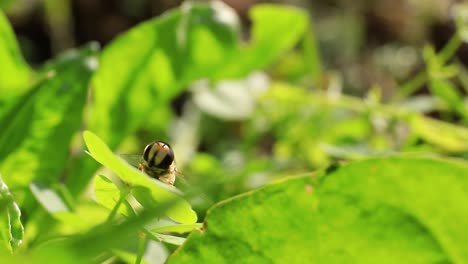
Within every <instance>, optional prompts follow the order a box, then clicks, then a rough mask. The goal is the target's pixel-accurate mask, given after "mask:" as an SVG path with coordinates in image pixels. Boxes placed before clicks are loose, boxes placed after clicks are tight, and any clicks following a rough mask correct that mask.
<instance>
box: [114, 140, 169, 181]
mask: <svg viewBox="0 0 468 264" xmlns="http://www.w3.org/2000/svg"><path fill="white" fill-rule="evenodd" d="M121 156H122V157H123V158H124V159H125V160H127V161H128V162H129V163H130V164H131V165H133V166H135V167H137V168H138V169H139V170H140V171H142V172H144V173H146V174H147V175H148V176H150V177H152V178H155V179H158V180H160V181H162V182H164V183H167V184H170V185H174V182H175V179H176V173H177V167H176V164H175V159H174V151H172V148H171V146H169V144H167V143H165V142H162V141H154V142H151V143H149V144H148V145H146V147H145V150H144V151H143V156H140V155H136V156H134V155H121Z"/></svg>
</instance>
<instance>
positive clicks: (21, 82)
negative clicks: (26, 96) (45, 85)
mask: <svg viewBox="0 0 468 264" xmlns="http://www.w3.org/2000/svg"><path fill="white" fill-rule="evenodd" d="M0 64H1V65H2V70H1V71H0V94H1V95H2V97H1V98H0V108H1V104H2V101H7V100H9V99H11V98H14V97H16V96H18V95H21V94H22V92H24V91H25V90H26V88H28V85H29V77H30V70H29V67H28V65H27V64H26V63H25V62H24V59H23V57H22V55H21V52H20V50H19V47H18V43H17V42H16V38H15V35H14V32H13V30H12V28H11V26H10V24H9V23H8V19H7V18H6V16H5V14H4V13H3V12H2V11H1V10H0Z"/></svg>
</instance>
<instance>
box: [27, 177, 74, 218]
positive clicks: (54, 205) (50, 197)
mask: <svg viewBox="0 0 468 264" xmlns="http://www.w3.org/2000/svg"><path fill="white" fill-rule="evenodd" d="M29 188H30V189H31V192H32V193H33V195H34V197H36V199H37V200H38V201H39V203H40V204H41V205H42V206H43V207H44V208H45V209H46V210H47V212H49V213H51V214H53V213H58V212H68V211H70V210H69V209H68V207H67V205H66V204H65V202H63V200H62V198H61V197H60V196H59V195H58V194H57V192H55V191H54V190H53V189H51V188H49V187H47V186H44V185H42V184H40V183H37V182H32V183H31V184H30V185H29Z"/></svg>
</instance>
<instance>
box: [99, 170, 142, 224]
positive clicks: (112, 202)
mask: <svg viewBox="0 0 468 264" xmlns="http://www.w3.org/2000/svg"><path fill="white" fill-rule="evenodd" d="M127 193H128V192H127ZM94 195H95V196H96V200H97V201H98V202H99V203H100V204H101V205H102V206H104V207H106V208H107V209H109V210H114V208H115V206H116V204H117V203H118V202H119V200H120V199H122V197H121V196H122V195H125V194H123V193H122V191H121V190H119V188H118V187H117V186H116V185H115V184H114V183H113V182H112V181H111V180H110V179H108V178H106V177H105V176H102V175H98V176H96V177H95V178H94ZM117 213H119V214H121V215H124V216H129V215H132V214H133V209H132V208H131V207H130V205H129V204H128V203H127V202H126V200H125V198H124V200H123V202H122V203H121V204H120V206H119V208H118V209H117Z"/></svg>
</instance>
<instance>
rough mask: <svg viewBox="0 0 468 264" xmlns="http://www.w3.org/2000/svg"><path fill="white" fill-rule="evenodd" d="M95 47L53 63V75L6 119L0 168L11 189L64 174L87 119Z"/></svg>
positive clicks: (1, 133)
mask: <svg viewBox="0 0 468 264" xmlns="http://www.w3.org/2000/svg"><path fill="white" fill-rule="evenodd" d="M95 52H96V50H95V48H94V46H89V47H84V48H83V49H81V50H79V51H70V52H68V53H66V54H64V55H63V56H64V57H62V58H61V59H60V61H59V62H60V63H57V64H54V63H53V62H52V63H51V65H52V66H53V65H55V66H56V67H55V68H53V67H51V68H53V72H52V74H51V75H50V76H49V77H48V78H47V79H45V80H44V81H42V82H40V83H38V84H37V85H36V86H35V87H34V88H33V89H32V90H30V91H29V92H28V93H27V94H26V95H24V96H23V97H22V98H20V99H19V100H18V102H17V104H16V105H15V106H14V107H12V108H11V109H10V110H9V112H7V113H6V115H5V116H4V117H3V118H2V119H1V120H0V127H2V130H1V131H0V146H2V150H1V151H0V168H1V169H2V171H3V172H4V173H5V175H6V177H7V178H6V179H5V180H6V181H7V182H8V183H9V185H10V187H11V188H16V187H27V186H28V185H29V183H30V182H31V181H32V180H33V179H34V180H37V181H40V182H44V183H47V182H50V181H54V180H56V179H58V178H59V176H60V173H61V172H62V170H63V168H64V166H65V164H66V160H67V158H68V153H69V148H70V141H71V138H72V135H73V134H74V133H75V132H76V131H77V130H78V128H79V127H80V125H81V123H82V113H83V108H84V105H85V102H86V97H87V94H88V90H87V87H88V80H89V79H90V77H91V74H92V73H93V71H94V66H95V57H94V54H95Z"/></svg>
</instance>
